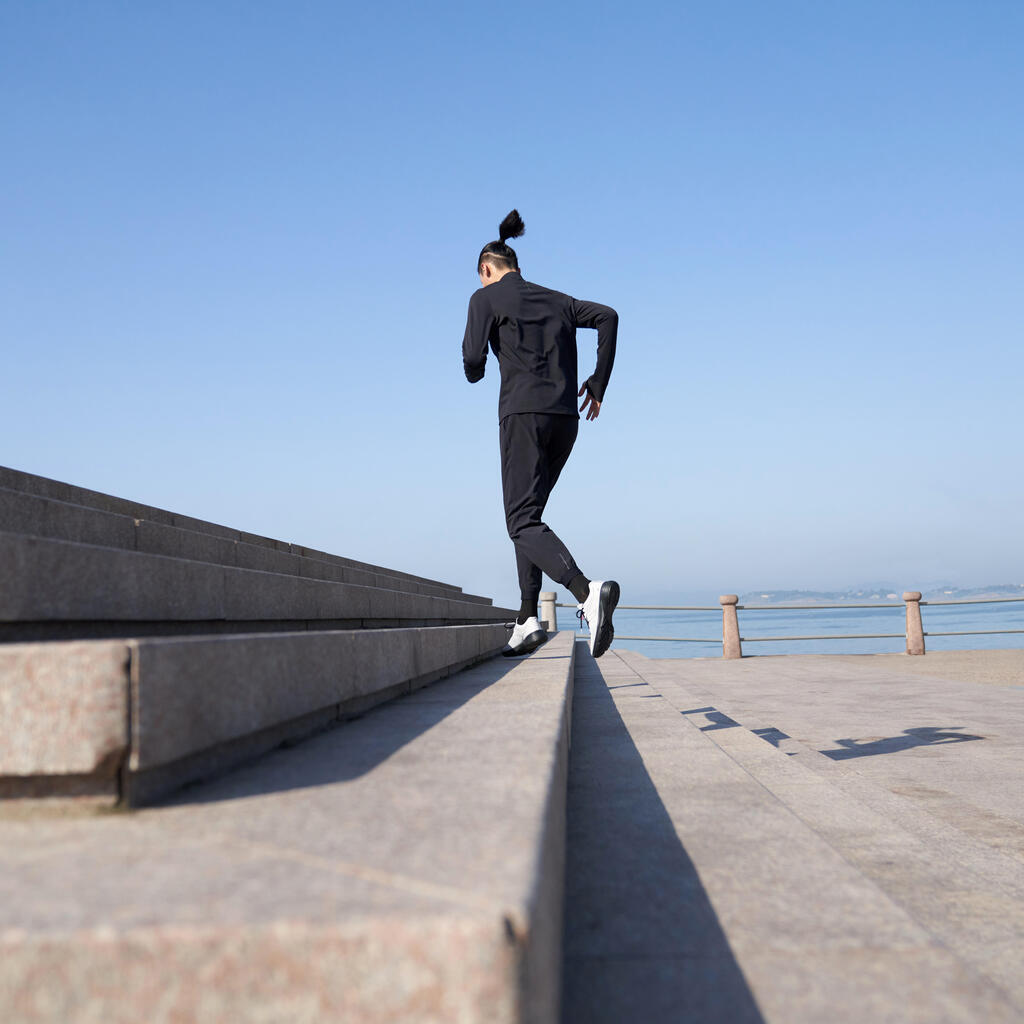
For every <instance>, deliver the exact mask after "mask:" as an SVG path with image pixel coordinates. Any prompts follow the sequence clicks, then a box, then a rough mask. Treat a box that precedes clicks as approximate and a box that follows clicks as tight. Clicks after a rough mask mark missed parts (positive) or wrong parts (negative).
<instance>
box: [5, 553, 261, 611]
mask: <svg viewBox="0 0 1024 1024" xmlns="http://www.w3.org/2000/svg"><path fill="white" fill-rule="evenodd" d="M228 571H229V570H225V569H223V568H221V567H220V566H216V565H208V564H205V563H202V562H189V561H185V560H183V559H178V558H164V557H162V556H160V555H146V554H140V553H138V552H135V551H116V550H114V549H113V548H101V547H93V546H90V545H87V544H71V543H68V542H65V541H56V540H48V539H45V538H39V537H25V536H21V535H19V534H10V533H2V534H0V578H2V579H3V580H4V586H3V587H2V588H0V622H25V621H30V622H31V621H47V620H64V621H67V620H82V619H95V620H104V619H118V620H127V621H131V620H160V619H190V620H191V619H223V618H225V611H224V577H225V573H226V572H228ZM234 571H235V572H241V571H242V570H234Z"/></svg>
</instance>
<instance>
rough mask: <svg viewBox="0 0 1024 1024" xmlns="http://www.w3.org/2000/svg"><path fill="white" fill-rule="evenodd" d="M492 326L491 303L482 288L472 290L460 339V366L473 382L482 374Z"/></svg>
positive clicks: (470, 381) (467, 378)
mask: <svg viewBox="0 0 1024 1024" xmlns="http://www.w3.org/2000/svg"><path fill="white" fill-rule="evenodd" d="M493 327H494V314H493V313H492V312H491V304H490V303H489V302H488V301H487V299H486V298H485V297H484V294H483V289H482V288H481V289H480V290H479V291H476V292H473V294H472V295H471V296H470V298H469V313H468V314H467V315H466V334H465V336H464V337H463V339H462V366H463V368H464V369H465V371H466V380H468V381H469V383H470V384H475V383H476V382H477V381H478V380H480V379H481V378H482V377H483V375H484V367H485V365H486V363H487V343H488V341H489V339H490V336H491V330H492V328H493Z"/></svg>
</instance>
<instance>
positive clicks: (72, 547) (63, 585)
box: [0, 533, 514, 642]
mask: <svg viewBox="0 0 1024 1024" xmlns="http://www.w3.org/2000/svg"><path fill="white" fill-rule="evenodd" d="M0 578H2V579H3V581H4V585H3V587H2V589H0V638H2V639H4V640H6V641H8V642H12V641H18V640H32V639H43V638H53V639H56V638H61V637H64V638H71V637H75V636H96V635H111V634H112V633H113V635H121V636H126V635H146V634H148V633H149V632H150V630H155V631H156V632H157V633H159V632H167V631H169V630H170V629H172V628H175V627H176V628H177V629H179V630H180V631H182V632H188V633H199V632H203V631H208V630H211V629H224V628H225V627H226V626H227V627H229V628H232V630H233V631H234V632H239V631H243V630H244V629H245V628H247V627H248V626H250V625H252V624H256V623H258V624H260V628H275V629H304V628H319V629H325V628H351V627H367V628H370V627H377V626H403V625H404V626H411V625H455V624H468V623H484V622H492V623H493V622H504V621H507V620H508V619H509V617H510V616H512V615H514V612H513V611H512V610H510V609H505V608H495V607H493V606H492V605H489V604H483V603H480V602H477V601H466V600H462V599H461V595H455V596H453V597H451V598H440V597H434V596H431V595H427V594H411V593H408V592H405V591H396V590H385V589H381V588H378V587H365V586H357V585H355V584H350V583H335V582H332V581H329V580H319V579H311V578H309V577H303V576H292V575H287V574H283V573H271V572H260V571H258V570H253V569H239V568H233V567H230V566H220V565H215V564H212V563H209V562H197V561H190V560H187V559H180V558H170V557H167V556H164V555H151V554H146V553H143V552H138V551H124V550H120V549H116V548H106V547H99V546H97V545H90V544H78V543H73V542H69V541H58V540H50V539H47V538H41V537H29V536H25V535H23V534H11V533H0ZM243 624H244V625H243ZM101 629H102V630H106V632H105V633H102V632H100V633H98V632H97V630H101Z"/></svg>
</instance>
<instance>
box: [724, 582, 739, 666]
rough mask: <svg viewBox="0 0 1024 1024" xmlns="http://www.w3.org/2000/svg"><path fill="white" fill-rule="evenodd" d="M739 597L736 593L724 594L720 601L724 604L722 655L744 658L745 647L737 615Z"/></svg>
mask: <svg viewBox="0 0 1024 1024" xmlns="http://www.w3.org/2000/svg"><path fill="white" fill-rule="evenodd" d="M738 602H739V597H738V595H736V594H723V595H722V596H721V597H720V598H719V599H718V603H719V604H720V605H721V606H722V657H723V658H742V657H743V648H742V647H741V646H740V620H739V618H738V617H737V615H736V605H737V603H738Z"/></svg>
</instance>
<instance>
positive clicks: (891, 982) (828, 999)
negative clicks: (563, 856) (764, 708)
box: [563, 651, 1024, 1024]
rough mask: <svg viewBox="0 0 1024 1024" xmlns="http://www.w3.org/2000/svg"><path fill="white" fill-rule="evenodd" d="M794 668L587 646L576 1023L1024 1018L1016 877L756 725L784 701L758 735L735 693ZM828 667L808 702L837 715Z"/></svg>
mask: <svg viewBox="0 0 1024 1024" xmlns="http://www.w3.org/2000/svg"><path fill="white" fill-rule="evenodd" d="M787 660H789V661H791V660H794V659H776V658H765V659H747V660H745V661H742V662H741V661H731V662H723V661H716V662H713V663H712V662H706V663H702V664H701V665H699V666H697V667H696V668H694V664H693V661H692V660H687V661H685V662H682V661H680V662H675V663H669V662H664V661H657V660H648V659H641V658H637V657H635V656H632V655H630V654H628V653H623V652H617V651H613V652H610V653H609V654H608V655H606V656H605V657H604V658H603V659H601V661H599V662H596V663H595V662H594V661H593V660H592V659H589V658H588V657H587V656H586V655H579V654H578V656H577V666H578V668H577V695H576V710H575V725H574V749H573V754H572V766H571V772H570V786H569V814H568V822H569V836H568V852H567V855H568V873H567V918H566V942H565V953H566V961H565V971H566V974H565V984H566V1004H565V1015H564V1018H563V1019H565V1020H567V1021H574V1020H587V1021H604V1020H607V1021H619V1020H623V1019H626V1014H628V1015H629V1018H630V1019H632V1018H635V1019H640V1020H644V1021H654V1022H657V1021H675V1020H678V1019H681V1018H680V1016H679V1013H680V1012H681V1011H680V1007H683V1008H686V1010H687V1011H688V1012H692V1013H694V1014H696V1015H697V1019H701V1020H706V1021H721V1022H732V1021H736V1020H751V1021H760V1020H770V1021H778V1022H787V1024H788V1022H802V1021H806V1022H817V1021H821V1020H826V1019H827V1020H833V1021H851V1022H852V1021H862V1020H870V1019H882V1020H894V1021H895V1020H900V1021H902V1020H910V1021H918V1020H920V1021H932V1020H942V1021H947V1020H949V1021H965V1022H966V1021H972V1020H986V1021H988V1020H1000V1021H1015V1020H1020V1019H1021V1016H1022V1012H1024V983H1022V979H1021V977H1020V971H1019V965H1020V963H1021V962H1022V955H1024V945H1022V943H1024V915H1022V914H1021V908H1022V906H1024V905H1022V904H1021V902H1020V900H1019V888H1020V883H1021V881H1022V879H1021V877H1020V873H1019V871H1017V870H1016V866H1015V865H1014V864H1013V863H1012V862H1011V861H1010V860H1009V859H1008V858H1006V857H1003V856H1002V855H1001V854H997V853H995V852H994V851H992V850H991V849H988V848H987V847H985V848H981V847H978V846H977V845H974V846H972V844H971V842H970V840H968V839H966V838H965V837H964V836H963V835H960V834H957V833H954V832H953V830H951V829H946V830H945V833H944V834H945V835H946V836H947V837H949V840H950V844H949V845H947V846H945V847H943V846H942V845H941V837H942V835H943V829H942V828H941V826H938V823H936V822H933V832H938V834H939V836H940V845H939V846H938V848H936V845H935V843H934V841H933V842H932V843H929V842H927V841H924V840H923V839H921V838H919V837H918V836H916V835H915V834H911V833H909V832H908V831H907V830H906V829H904V828H903V827H902V823H901V822H899V821H893V820H891V819H890V818H889V817H887V815H886V814H885V813H883V811H882V810H880V809H879V808H876V807H873V806H871V805H869V804H866V803H864V802H862V801H859V800H857V799H855V798H853V797H852V796H851V794H850V793H848V792H846V791H844V790H842V789H840V788H839V787H838V786H836V785H835V784H834V780H833V778H832V776H829V775H825V774H821V773H818V772H815V771H813V770H809V769H808V768H807V767H805V766H804V765H801V764H799V763H795V759H794V758H793V757H791V756H790V754H791V753H793V751H792V749H791V747H789V746H787V745H786V741H785V740H779V739H778V737H776V742H778V743H779V746H778V747H776V746H773V745H772V744H771V743H768V742H765V739H764V738H762V736H760V735H757V734H756V733H755V732H754V731H752V730H753V729H755V728H758V729H764V728H766V727H767V725H768V724H770V723H774V722H775V716H776V713H777V709H778V706H777V705H776V704H774V703H773V704H772V715H771V718H770V722H769V720H768V719H761V720H758V721H752V722H751V723H749V727H747V723H745V722H744V720H743V717H742V711H741V710H740V709H738V708H737V706H736V701H735V699H734V697H733V696H731V695H732V694H734V693H735V692H736V691H738V690H742V692H743V694H744V696H745V697H746V698H747V700H748V702H749V703H750V704H751V705H756V704H757V702H758V701H759V700H760V699H761V698H762V696H764V695H765V694H766V693H768V694H770V693H771V692H772V691H773V690H775V689H776V686H775V684H776V683H778V681H779V680H780V679H782V678H783V677H784V676H785V675H786V669H785V666H783V665H781V664H780V663H781V662H783V661H787ZM711 665H714V666H715V668H713V669H712V668H708V667H707V666H711ZM723 665H724V666H726V668H725V669H722V668H721V666H723ZM821 669H822V666H821V665H820V664H819V665H818V666H817V668H816V670H815V672H813V673H812V672H811V671H810V670H808V671H807V672H805V673H803V674H802V675H801V673H800V672H797V673H796V674H797V675H798V676H800V678H799V680H798V681H794V682H793V683H792V690H791V692H792V694H793V697H792V699H793V702H794V703H795V704H797V705H799V706H800V707H802V708H804V709H806V708H807V707H809V706H810V705H811V704H815V705H816V707H817V711H818V714H819V715H821V716H822V717H823V718H827V717H828V716H829V715H830V714H832V713H834V711H835V707H834V706H831V705H830V704H829V695H835V694H842V696H840V697H838V698H837V701H838V703H839V704H840V705H841V706H845V705H842V702H843V701H844V700H845V699H846V696H847V695H846V690H845V685H844V686H842V687H836V689H835V690H834V691H833V690H831V689H826V685H825V684H827V683H829V682H831V679H830V678H829V676H828V674H827V673H823V672H822V671H821ZM716 672H717V673H718V675H717V676H716V675H715V673H716ZM704 677H714V678H715V679H716V680H717V684H718V685H717V687H716V692H717V694H718V695H719V696H720V700H719V701H712V700H710V697H709V691H710V689H711V687H710V686H708V685H705V686H701V685H700V682H701V680H702V679H703V678H704ZM691 678H693V679H696V680H697V683H696V684H695V685H694V686H693V687H691V686H690V681H691ZM848 682H849V680H848V679H845V678H844V680H843V683H844V684H846V683H848ZM734 684H735V689H734ZM875 685H876V687H877V685H878V680H877V679H876V680H875ZM888 685H889V689H890V695H891V696H892V694H891V691H892V690H893V687H892V680H891V679H890V680H888ZM989 692H992V693H994V694H996V695H997V696H998V695H999V693H1000V691H995V690H992V689H991V688H990V689H989ZM798 694H799V695H798ZM865 696H866V695H865V692H864V691H863V690H862V691H860V692H859V693H858V694H857V695H856V696H850V697H849V701H850V703H849V707H850V709H851V713H852V710H853V707H854V705H858V706H859V710H860V713H861V714H863V713H865V710H866V707H870V704H868V705H866V704H865ZM858 698H859V703H858ZM768 699H771V698H768ZM787 721H788V719H783V720H782V721H780V722H778V723H776V724H778V726H779V728H780V730H781V729H782V728H783V727H784V726H785V724H786V722H787ZM787 731H788V730H787ZM962 746H967V744H963V745H962ZM948 749H952V748H948ZM821 756H822V755H819V757H821ZM949 756H952V755H949ZM833 763H834V762H833ZM1009 764H1010V762H1005V763H1004V769H1005V768H1006V767H1007V765H1009ZM844 770H846V771H850V770H852V769H844ZM890 797H891V794H890ZM892 798H893V799H895V797H892ZM936 826H938V827H936ZM979 850H980V854H981V856H980V859H978V860H976V859H975V857H974V856H972V854H977V853H978V852H979ZM955 858H959V859H955ZM1000 858H1001V859H1000ZM995 860H998V861H999V866H998V870H995V869H993V862H994V861H995ZM997 908H998V909H999V912H1000V913H999V915H997Z"/></svg>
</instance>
